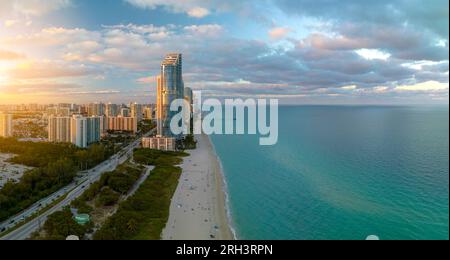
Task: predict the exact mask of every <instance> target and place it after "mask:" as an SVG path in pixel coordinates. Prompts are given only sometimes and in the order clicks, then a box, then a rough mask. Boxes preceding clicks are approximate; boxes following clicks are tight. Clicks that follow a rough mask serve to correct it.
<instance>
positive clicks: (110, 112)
mask: <svg viewBox="0 0 450 260" xmlns="http://www.w3.org/2000/svg"><path fill="white" fill-rule="evenodd" d="M105 115H106V116H118V115H119V105H117V104H111V103H108V104H107V105H106V112H105Z"/></svg>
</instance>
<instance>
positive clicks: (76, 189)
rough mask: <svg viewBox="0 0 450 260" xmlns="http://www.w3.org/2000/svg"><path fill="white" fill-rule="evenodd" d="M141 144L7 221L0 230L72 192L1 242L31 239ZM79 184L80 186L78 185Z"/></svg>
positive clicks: (127, 148) (10, 226)
mask: <svg viewBox="0 0 450 260" xmlns="http://www.w3.org/2000/svg"><path fill="white" fill-rule="evenodd" d="M152 133H153V131H151V132H149V133H147V134H146V135H144V136H149V135H151V134H152ZM139 144H140V138H139V139H138V140H136V141H134V142H133V143H131V144H130V145H128V146H127V147H125V148H124V149H122V150H121V151H120V152H119V153H117V154H115V155H114V156H112V157H111V158H110V159H108V160H107V161H104V162H103V163H101V164H99V165H97V166H96V167H95V168H93V169H91V170H89V171H85V172H82V174H83V176H84V177H82V178H81V180H79V181H78V182H73V183H71V184H69V185H68V186H66V187H64V188H62V189H61V190H59V191H57V192H55V193H53V194H52V195H50V196H48V197H46V198H44V199H42V200H40V201H38V202H36V203H35V204H33V205H32V206H31V207H30V208H28V209H26V210H25V211H23V212H22V213H20V214H18V215H16V216H14V217H12V218H11V219H8V220H6V221H5V222H3V223H1V224H0V230H2V229H3V228H6V229H9V228H12V227H14V226H15V225H16V224H18V223H19V222H21V221H24V220H25V219H26V218H28V217H30V216H31V215H33V214H35V213H37V212H39V211H40V210H42V209H43V208H45V207H47V206H48V205H50V204H51V203H52V202H54V201H56V200H57V199H59V198H61V197H62V196H64V195H65V194H66V193H67V192H69V191H70V193H69V194H68V195H67V197H66V198H65V199H64V200H62V201H61V202H59V203H58V204H57V205H55V206H53V207H52V208H50V209H49V210H47V211H46V212H44V213H42V214H41V215H39V217H36V218H34V219H33V220H31V221H29V222H28V223H26V224H24V225H23V226H21V227H19V228H17V229H16V230H14V231H12V232H11V233H9V234H7V235H5V236H3V237H1V238H0V240H25V239H27V238H29V237H30V235H31V234H32V233H33V232H35V231H37V230H38V229H39V228H40V227H41V226H42V225H43V224H44V223H45V221H46V220H47V217H48V216H49V215H51V214H52V213H54V212H57V211H59V210H61V209H62V208H64V207H65V206H68V205H70V203H71V202H72V201H73V200H75V199H76V198H78V197H79V196H81V195H82V194H83V193H84V191H86V190H87V189H88V188H89V187H90V185H91V184H92V183H94V182H96V181H98V180H99V179H100V177H101V176H102V174H103V173H105V172H109V171H113V170H114V169H115V168H116V167H117V166H118V165H120V164H122V163H124V162H125V161H127V160H128V159H130V158H131V157H132V155H133V150H134V148H137V147H138V146H139ZM77 183H78V184H77Z"/></svg>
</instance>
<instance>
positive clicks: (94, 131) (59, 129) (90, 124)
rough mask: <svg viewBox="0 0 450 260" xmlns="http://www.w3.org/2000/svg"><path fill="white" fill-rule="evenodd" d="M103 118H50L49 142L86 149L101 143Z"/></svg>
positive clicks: (77, 116) (75, 116)
mask: <svg viewBox="0 0 450 260" xmlns="http://www.w3.org/2000/svg"><path fill="white" fill-rule="evenodd" d="M101 119H102V118H101V117H84V116H82V115H74V116H72V117H55V116H50V117H49V119H48V140H49V141H50V142H57V143H73V144H74V145H76V146H78V147H81V148H86V147H87V146H88V145H90V144H92V143H96V142H98V141H100V138H101V123H102V122H101Z"/></svg>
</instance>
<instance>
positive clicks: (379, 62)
mask: <svg viewBox="0 0 450 260" xmlns="http://www.w3.org/2000/svg"><path fill="white" fill-rule="evenodd" d="M448 10H449V3H448V0H378V1H371V0H370V1H369V0H367V1H362V0H228V1H224V0H183V1H180V0H1V4H0V104H15V103H61V102H69V103H88V102H115V103H122V102H124V103H125V102H139V103H152V102H154V101H155V92H156V75H158V73H159V71H160V63H161V61H162V59H163V58H164V55H165V54H166V53H171V52H179V53H182V54H183V70H184V81H185V86H187V87H191V88H192V89H194V90H201V91H202V92H203V94H204V95H207V96H210V97H218V98H243V99H246V98H277V99H280V102H281V103H285V104H298V105H302V104H349V105H351V104H390V105H396V104H398V105H403V104H448V102H449V43H448V40H449V13H448Z"/></svg>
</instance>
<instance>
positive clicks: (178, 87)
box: [156, 53, 185, 138]
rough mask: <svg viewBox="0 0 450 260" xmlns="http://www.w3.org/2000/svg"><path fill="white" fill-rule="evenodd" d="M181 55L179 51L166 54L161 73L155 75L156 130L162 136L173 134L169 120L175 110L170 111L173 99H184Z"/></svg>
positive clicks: (174, 113) (171, 135)
mask: <svg viewBox="0 0 450 260" xmlns="http://www.w3.org/2000/svg"><path fill="white" fill-rule="evenodd" d="M184 97H185V96H184V82H183V57H182V54H180V53H171V54H167V55H166V57H165V59H164V60H163V62H162V63H161V74H160V75H159V76H158V77H157V93H156V101H157V117H156V119H157V132H158V135H160V136H164V137H175V138H180V137H181V136H174V135H173V133H172V131H171V130H170V122H171V120H172V118H173V116H175V115H176V114H177V112H174V111H170V105H171V104H172V102H173V101H174V100H177V99H184Z"/></svg>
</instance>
